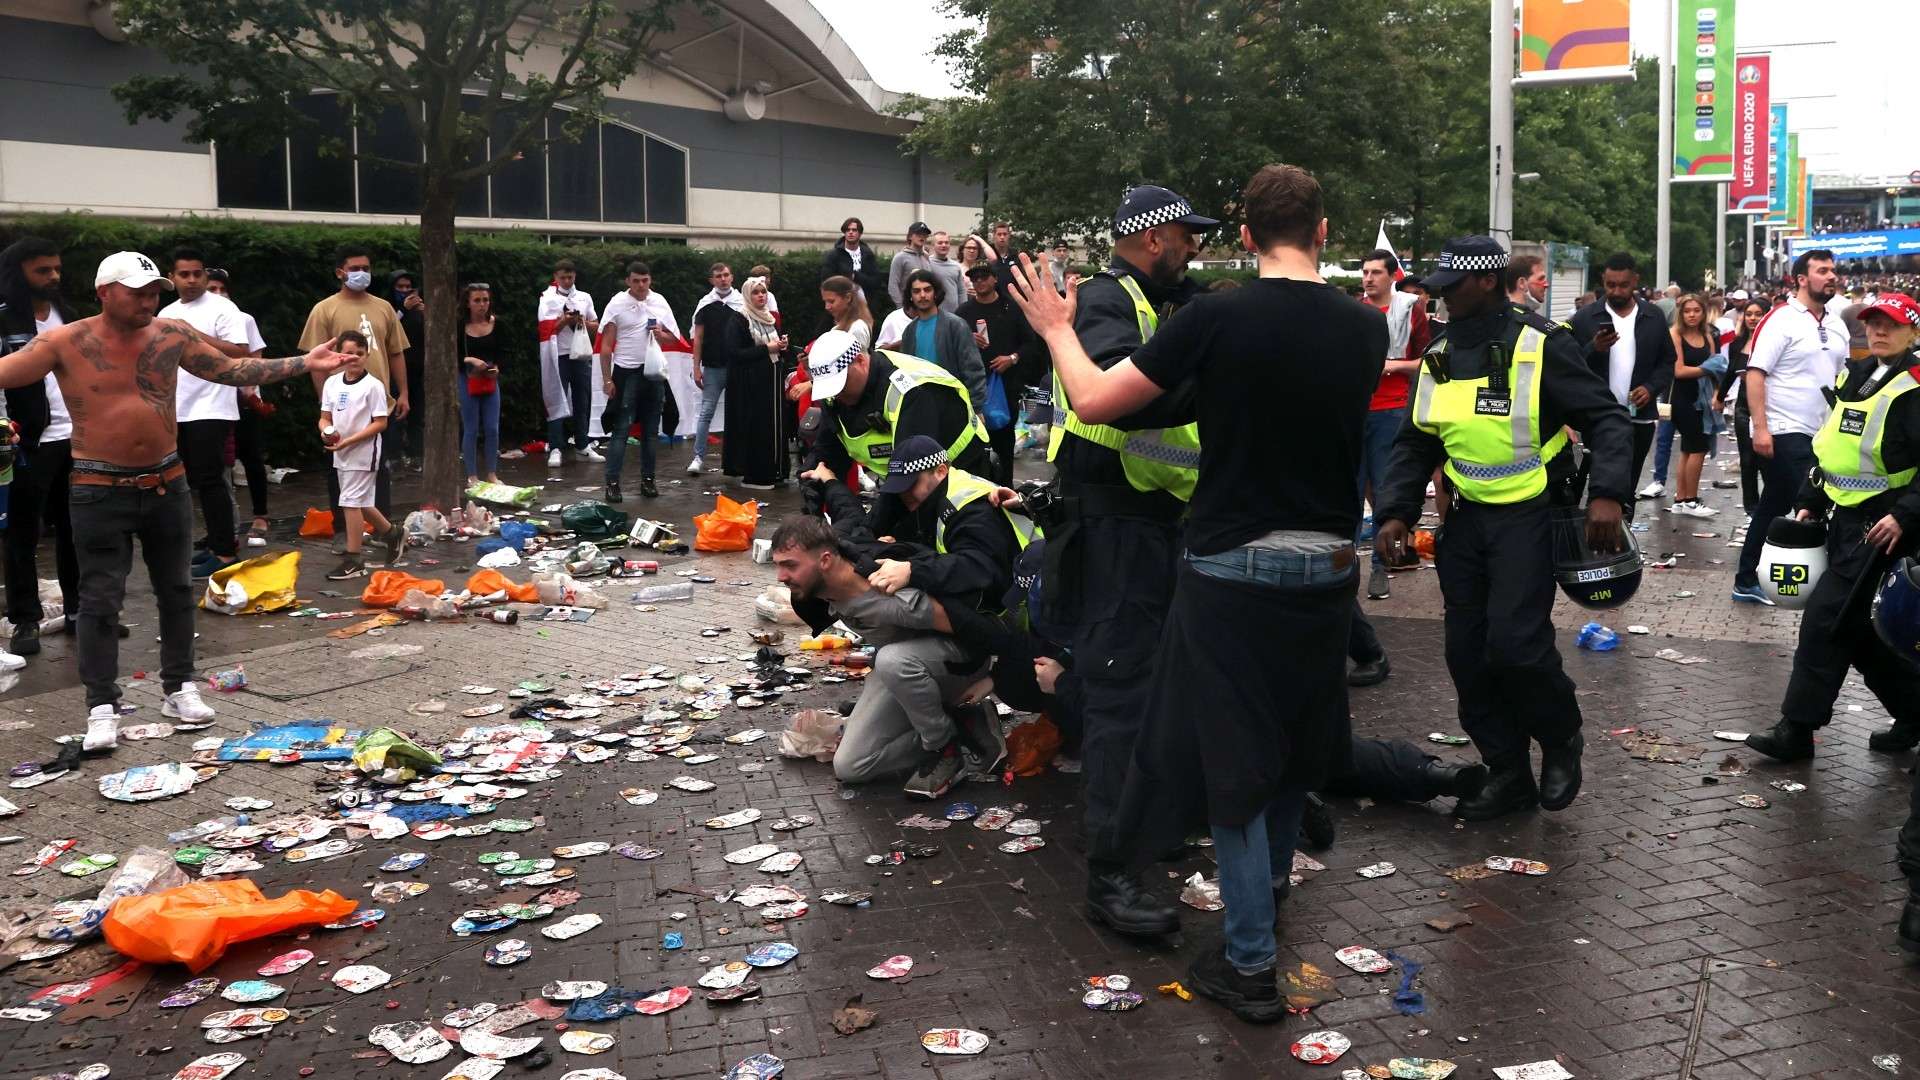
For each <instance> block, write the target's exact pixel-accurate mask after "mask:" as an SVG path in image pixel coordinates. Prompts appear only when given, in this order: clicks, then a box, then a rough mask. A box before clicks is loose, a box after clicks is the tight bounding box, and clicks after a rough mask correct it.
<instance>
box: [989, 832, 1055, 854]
mask: <svg viewBox="0 0 1920 1080" xmlns="http://www.w3.org/2000/svg"><path fill="white" fill-rule="evenodd" d="M1046 846H1047V842H1046V841H1045V840H1043V839H1041V838H1040V837H1038V836H1016V837H1014V838H1013V839H1011V840H1008V841H1006V842H1005V843H1003V844H1001V845H1000V846H999V847H1000V850H1001V851H1004V852H1006V853H1007V854H1009V855H1024V854H1026V853H1027V852H1029V851H1037V850H1039V849H1040V848H1043V847H1046Z"/></svg>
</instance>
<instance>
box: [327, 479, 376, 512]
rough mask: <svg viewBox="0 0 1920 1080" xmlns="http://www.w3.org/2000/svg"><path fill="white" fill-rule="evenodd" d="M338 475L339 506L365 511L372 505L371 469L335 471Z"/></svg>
mask: <svg viewBox="0 0 1920 1080" xmlns="http://www.w3.org/2000/svg"><path fill="white" fill-rule="evenodd" d="M334 472H336V473H339V474H340V505H341V506H342V507H348V506H351V507H355V508H356V509H365V508H366V507H369V506H372V505H373V470H372V469H335V470H334Z"/></svg>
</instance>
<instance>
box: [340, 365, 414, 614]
mask: <svg viewBox="0 0 1920 1080" xmlns="http://www.w3.org/2000/svg"><path fill="white" fill-rule="evenodd" d="M334 348H335V349H337V350H339V351H340V352H342V353H345V354H346V355H347V357H348V361H347V365H346V366H345V367H343V368H341V369H340V370H339V371H338V372H335V373H334V374H333V375H332V376H331V377H330V378H328V379H327V382H326V386H325V387H324V388H322V390H321V391H320V441H321V442H322V443H324V444H325V445H326V446H327V448H328V449H330V450H332V451H333V468H334V471H335V472H336V473H338V474H339V477H340V509H341V510H342V511H343V512H344V513H345V514H346V515H347V529H346V533H347V536H346V540H347V554H346V558H345V559H344V560H342V561H341V563H340V565H339V566H338V567H336V568H335V569H334V570H333V571H332V572H330V573H329V574H327V580H328V581H345V580H347V579H348V578H357V577H365V576H366V575H367V566H366V563H364V562H363V561H361V558H360V545H361V543H362V542H363V540H364V535H363V534H364V533H365V532H366V526H367V523H369V522H371V523H372V525H373V528H374V535H376V536H378V537H379V538H380V542H381V543H382V544H384V545H386V548H387V565H388V566H398V565H400V553H401V552H403V551H405V550H406V546H407V533H406V530H405V529H403V528H401V527H400V526H399V525H397V524H395V523H394V522H392V521H389V520H387V516H386V515H385V514H382V513H381V512H380V511H379V509H378V508H377V507H375V506H374V504H373V484H374V475H375V474H376V473H378V472H379V470H380V435H381V433H382V432H384V431H386V430H387V388H386V387H385V386H382V385H381V384H380V380H379V379H374V378H369V377H368V376H367V367H366V363H365V362H364V360H363V359H362V358H363V357H365V356H366V355H367V339H366V336H365V335H363V334H360V333H359V332H357V331H353V330H348V331H347V332H345V333H343V334H341V335H340V340H339V342H338V343H337V344H336V345H335V346H334Z"/></svg>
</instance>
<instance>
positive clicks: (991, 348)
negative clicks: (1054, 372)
mask: <svg viewBox="0 0 1920 1080" xmlns="http://www.w3.org/2000/svg"><path fill="white" fill-rule="evenodd" d="M967 284H968V286H970V287H971V289H972V290H973V297H972V299H969V300H967V301H966V302H965V303H963V304H961V305H960V310H959V311H958V312H957V314H958V315H959V316H960V321H961V322H963V323H966V324H967V329H968V330H970V331H972V332H973V344H974V345H975V346H976V347H977V348H979V350H980V358H981V360H983V361H985V362H986V365H987V371H988V372H989V373H991V374H997V375H999V376H1000V385H1001V387H1002V388H1003V389H1004V390H1005V391H1006V396H1007V415H1008V421H1007V424H1006V426H1005V427H1000V428H996V427H994V426H993V425H992V424H991V423H989V424H988V425H987V435H988V436H989V442H991V444H992V446H993V451H994V454H995V455H996V456H997V457H998V459H999V460H998V463H997V464H998V466H999V467H998V469H997V470H996V471H995V472H994V475H993V476H991V477H989V479H991V480H993V481H994V482H995V483H998V484H1011V483H1013V431H1014V427H1015V426H1016V425H1015V423H1014V421H1016V420H1017V419H1019V410H1020V395H1021V393H1022V392H1023V391H1025V390H1026V388H1027V387H1029V386H1032V385H1033V384H1034V382H1035V381H1036V380H1038V379H1039V377H1040V376H1041V375H1042V374H1043V373H1044V371H1045V368H1046V357H1045V355H1044V354H1045V351H1046V350H1044V349H1042V348H1041V347H1040V345H1039V344H1038V342H1036V341H1035V340H1034V337H1033V331H1032V329H1030V328H1029V327H1028V326H1027V319H1026V316H1024V315H1022V314H1020V309H1019V308H1017V307H1014V306H1013V298H1012V297H1009V296H1008V295H1007V294H1006V293H1003V292H1001V291H1000V286H999V279H998V277H997V276H996V275H995V273H994V269H993V267H992V265H990V264H988V263H975V264H974V265H972V266H970V267H968V268H967Z"/></svg>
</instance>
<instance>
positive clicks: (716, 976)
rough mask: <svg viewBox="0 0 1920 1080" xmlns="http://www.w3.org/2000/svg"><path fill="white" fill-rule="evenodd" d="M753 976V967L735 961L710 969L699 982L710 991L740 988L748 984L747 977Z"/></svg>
mask: <svg viewBox="0 0 1920 1080" xmlns="http://www.w3.org/2000/svg"><path fill="white" fill-rule="evenodd" d="M751 974H753V968H752V966H751V965H749V964H746V963H744V962H742V961H739V960H733V961H729V962H727V963H725V964H718V965H715V966H714V967H711V968H708V969H707V973H706V974H705V975H702V976H700V979H699V982H700V985H701V986H704V987H707V988H708V989H712V990H718V989H721V988H723V987H728V986H739V985H740V984H741V983H743V982H746V981H747V976H749V975H751Z"/></svg>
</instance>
